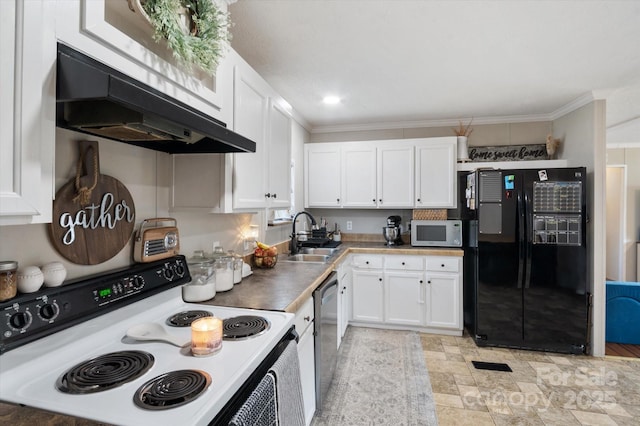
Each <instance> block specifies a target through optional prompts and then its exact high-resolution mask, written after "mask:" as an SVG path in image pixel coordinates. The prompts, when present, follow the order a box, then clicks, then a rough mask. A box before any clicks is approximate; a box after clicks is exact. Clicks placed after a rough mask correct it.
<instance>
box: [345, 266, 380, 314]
mask: <svg viewBox="0 0 640 426" xmlns="http://www.w3.org/2000/svg"><path fill="white" fill-rule="evenodd" d="M382 276H383V273H382V271H381V270H373V271H369V270H359V269H355V270H354V271H353V282H352V288H353V291H352V295H351V297H352V299H351V303H352V309H353V320H354V321H364V322H377V323H382V322H383V321H384V311H383V301H384V286H383V282H382V279H383V277H382Z"/></svg>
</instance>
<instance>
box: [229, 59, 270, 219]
mask: <svg viewBox="0 0 640 426" xmlns="http://www.w3.org/2000/svg"><path fill="white" fill-rule="evenodd" d="M245 68H246V67H240V66H236V68H235V73H234V104H233V111H234V128H235V131H236V132H238V133H240V134H241V135H243V136H246V137H247V138H249V139H251V140H253V141H254V142H255V143H256V152H254V153H240V154H234V164H233V208H234V209H245V208H256V207H266V206H267V198H266V197H265V194H266V193H267V188H266V184H267V170H266V162H267V152H266V151H267V146H266V134H267V132H266V127H267V113H268V110H269V95H268V93H269V90H268V86H266V83H265V82H264V81H263V80H262V79H261V78H260V76H259V75H258V74H257V73H255V71H253V70H250V69H245Z"/></svg>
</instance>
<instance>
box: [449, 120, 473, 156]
mask: <svg viewBox="0 0 640 426" xmlns="http://www.w3.org/2000/svg"><path fill="white" fill-rule="evenodd" d="M471 123H473V118H472V119H471V120H470V121H469V124H467V125H464V124H462V121H459V125H458V128H452V130H453V133H455V135H456V136H457V137H458V161H469V146H468V145H467V141H468V139H469V135H470V134H471V132H473V129H472V128H471Z"/></svg>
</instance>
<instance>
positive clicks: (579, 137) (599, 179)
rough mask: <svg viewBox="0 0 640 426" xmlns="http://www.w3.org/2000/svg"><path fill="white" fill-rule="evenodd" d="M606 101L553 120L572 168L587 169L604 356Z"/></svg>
mask: <svg viewBox="0 0 640 426" xmlns="http://www.w3.org/2000/svg"><path fill="white" fill-rule="evenodd" d="M605 113H606V104H605V101H602V100H597V101H594V102H591V103H589V104H587V105H585V106H583V107H581V108H579V109H577V110H575V111H573V112H571V113H569V114H566V115H565V116H563V117H560V118H558V119H557V120H554V122H553V135H554V137H556V138H560V139H562V141H563V143H562V146H563V154H562V155H563V158H566V159H567V162H568V166H569V167H578V166H585V167H586V168H587V206H588V207H587V215H588V219H589V222H588V224H587V247H589V248H590V249H589V259H588V267H589V291H591V293H592V294H593V308H592V318H593V329H592V333H591V339H592V354H593V355H595V356H603V355H604V321H605V311H604V308H605V306H604V305H605V287H604V286H605V270H604V266H605V220H606V215H605V206H606V205H605V158H606V149H605V123H606V117H605Z"/></svg>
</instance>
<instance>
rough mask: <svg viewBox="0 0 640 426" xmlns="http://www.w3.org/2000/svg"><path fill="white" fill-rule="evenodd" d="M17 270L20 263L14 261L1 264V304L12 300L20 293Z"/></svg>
mask: <svg viewBox="0 0 640 426" xmlns="http://www.w3.org/2000/svg"><path fill="white" fill-rule="evenodd" d="M17 270H18V262H15V261H13V260H5V261H2V262H0V302H4V301H5V300H9V299H12V298H14V297H15V296H16V294H17V293H18V278H17V276H16V271H17Z"/></svg>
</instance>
